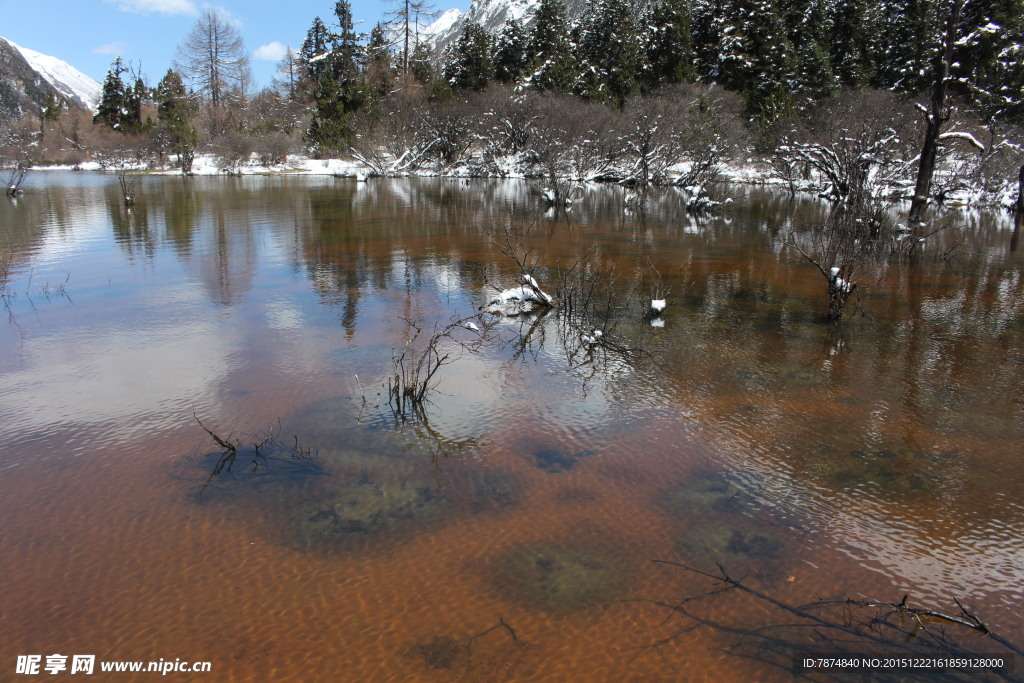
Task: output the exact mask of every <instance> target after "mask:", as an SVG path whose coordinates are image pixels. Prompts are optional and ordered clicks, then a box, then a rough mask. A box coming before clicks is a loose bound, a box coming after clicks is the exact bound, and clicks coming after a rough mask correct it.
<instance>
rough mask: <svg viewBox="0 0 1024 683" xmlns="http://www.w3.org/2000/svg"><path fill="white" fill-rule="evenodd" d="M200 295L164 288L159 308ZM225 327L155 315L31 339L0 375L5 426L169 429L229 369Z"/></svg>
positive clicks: (20, 429)
mask: <svg viewBox="0 0 1024 683" xmlns="http://www.w3.org/2000/svg"><path fill="white" fill-rule="evenodd" d="M200 296H202V295H201V292H199V290H198V289H196V288H179V290H178V291H177V293H176V294H172V293H171V292H168V291H166V290H165V291H164V292H163V295H162V296H161V299H162V300H161V302H160V304H161V306H166V307H168V308H172V309H173V307H174V306H175V305H181V304H187V303H189V302H191V303H195V302H196V300H197V299H198V298H199V297H200ZM156 310H160V309H159V308H157V309H156ZM228 325H229V321H226V320H225V321H222V322H218V319H216V318H206V319H201V320H191V319H189V318H188V317H186V316H182V315H179V316H171V317H169V318H167V319H165V320H161V318H160V317H159V316H158V315H154V316H151V317H150V318H149V319H148V320H146V321H145V322H144V323H143V322H141V321H137V320H135V321H131V322H130V323H129V324H125V323H124V321H122V322H121V323H120V324H114V325H103V326H91V325H85V326H82V327H80V328H78V329H74V330H63V331H60V332H54V333H49V334H46V335H44V336H38V337H34V338H32V339H31V340H30V342H29V343H26V344H25V345H24V348H23V349H22V353H21V356H20V358H19V362H18V365H19V366H20V367H19V368H18V369H16V370H13V371H11V372H8V373H5V374H3V375H0V413H2V414H3V416H4V422H5V424H6V429H7V430H16V431H17V433H20V434H22V435H24V434H32V433H36V432H38V431H41V430H46V429H50V428H53V427H59V426H67V425H68V424H78V425H88V424H99V423H104V424H105V425H106V426H105V430H107V433H108V434H109V435H110V436H120V435H124V434H127V433H130V432H138V430H139V429H142V428H145V429H154V428H160V427H164V426H167V425H170V424H176V423H178V422H180V420H181V416H182V415H188V414H190V413H191V406H192V405H193V404H198V403H200V402H203V401H205V400H206V399H207V397H208V396H209V395H210V389H211V387H214V386H216V384H217V383H218V382H220V381H221V380H222V379H223V377H224V376H225V374H226V373H227V372H228V366H229V363H228V354H229V351H230V349H231V344H230V342H229V341H228V340H229V339H231V335H230V330H229V329H227V328H228ZM8 438H9V439H10V438H11V437H8ZM12 440H13V439H12Z"/></svg>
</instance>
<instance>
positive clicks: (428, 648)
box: [413, 636, 465, 669]
mask: <svg viewBox="0 0 1024 683" xmlns="http://www.w3.org/2000/svg"><path fill="white" fill-rule="evenodd" d="M464 651H465V648H464V647H463V646H462V645H459V643H458V641H456V640H455V639H454V638H451V637H449V636H434V638H433V640H431V641H430V642H429V643H420V644H419V645H417V646H415V647H414V648H413V653H415V654H417V655H419V656H420V657H422V658H423V661H425V662H426V663H427V666H429V667H430V668H431V669H452V668H454V667H455V663H456V662H457V661H458V659H459V657H460V656H461V655H462V654H463V652H464Z"/></svg>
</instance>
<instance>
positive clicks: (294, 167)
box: [29, 154, 1017, 211]
mask: <svg viewBox="0 0 1024 683" xmlns="http://www.w3.org/2000/svg"><path fill="white" fill-rule="evenodd" d="M515 165H516V164H515V163H510V164H508V166H507V167H506V168H504V169H501V170H500V171H499V172H491V173H483V172H481V168H480V167H471V166H469V165H468V164H463V165H460V166H456V167H454V168H437V167H431V166H429V165H424V166H423V167H421V168H418V169H415V170H407V171H401V172H395V173H379V172H378V171H376V170H374V169H372V168H371V167H370V166H368V165H367V164H365V163H363V162H360V161H358V160H355V159H341V158H330V159H313V158H310V157H307V156H305V155H298V154H297V155H289V157H288V158H287V160H286V161H285V162H284V163H282V164H276V165H273V166H264V165H260V164H258V163H255V162H254V161H253V162H250V163H247V164H238V165H234V166H224V164H223V162H222V161H221V160H220V159H219V157H217V156H216V155H212V154H203V155H197V156H196V158H195V161H194V162H193V167H192V172H191V173H189V174H188V175H189V176H204V177H211V176H222V177H237V176H274V175H296V176H332V177H335V178H348V179H352V180H356V181H359V182H363V181H366V180H368V179H369V178H459V179H478V180H501V179H510V180H537V181H545V180H546V179H545V178H544V177H543V176H542V175H539V174H538V175H532V174H528V173H524V172H522V171H520V170H516V169H515V168H514V166H515ZM29 170H30V171H44V172H45V171H75V172H101V173H110V174H117V173H120V172H122V171H127V172H130V173H138V174H141V175H158V176H176V175H177V176H180V175H183V174H182V173H181V170H180V169H179V168H178V167H176V166H170V167H166V168H153V167H151V166H150V165H148V164H140V165H138V166H135V167H132V166H126V167H123V168H109V167H105V166H104V165H103V164H101V163H100V162H97V161H87V162H83V163H79V164H53V165H39V166H31V167H29ZM683 170H685V169H681V170H680V171H679V172H678V173H677V175H681V174H682V171H683ZM564 180H565V181H567V182H572V183H596V184H611V185H622V183H619V182H617V181H615V180H608V179H600V178H568V177H567V178H565V179H564ZM713 182H717V183H726V184H733V185H753V186H761V187H774V188H777V189H779V190H781V191H784V192H792V194H793V195H794V196H797V195H799V196H805V197H806V196H811V197H816V198H820V199H826V200H828V199H829V198H828V197H827V196H825V195H824V194H823V193H822V190H821V188H820V187H817V186H815V184H814V183H813V182H810V181H808V182H806V183H805V184H804V186H798V187H796V188H793V189H791V188H789V187H787V185H788V183H787V182H786V181H784V180H783V179H781V178H778V177H774V176H773V175H772V172H771V170H770V168H768V163H767V162H756V161H752V160H748V162H747V163H739V164H723V165H722V167H721V168H720V169H719V171H718V174H717V177H716V179H715V181H713ZM652 187H663V188H670V187H674V188H677V189H687V190H690V191H691V192H693V191H694V190H696V191H697V192H700V191H702V188H699V187H698V188H684V187H683V186H680V185H673V184H668V185H659V186H652ZM1012 190H1015V188H1013V187H1012V184H1011V183H1010V182H1009V181H1008V182H1007V183H1006V185H1005V186H1004V187H1003V188H1002V189H1001V190H1000V191H999V192H986V191H985V190H983V189H980V188H971V189H966V190H960V191H957V192H953V193H950V194H949V195H948V196H947V197H946V199H945V201H944V202H943V203H942V204H941V205H940V206H944V207H947V208H979V209H991V210H1004V211H1012V210H1013V207H1014V205H1015V204H1016V199H1017V198H1016V192H1015V191H1012ZM912 194H913V184H912V183H910V182H907V183H904V184H902V185H898V186H890V187H887V188H885V190H884V192H881V193H879V196H877V197H876V198H877V199H878V200H879V201H887V202H896V203H898V202H905V201H909V200H910V198H911V196H912ZM932 203H933V204H935V202H934V201H933V202H932Z"/></svg>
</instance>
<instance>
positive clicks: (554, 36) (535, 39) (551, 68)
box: [526, 0, 576, 92]
mask: <svg viewBox="0 0 1024 683" xmlns="http://www.w3.org/2000/svg"><path fill="white" fill-rule="evenodd" d="M527 54H528V58H529V60H530V68H529V75H528V76H527V77H526V82H528V83H529V84H530V86H531V87H533V88H537V89H538V90H557V91H561V92H569V91H570V90H571V89H572V86H573V84H574V83H575V82H576V66H575V59H574V58H573V51H572V44H571V43H570V42H569V29H568V27H567V26H566V23H565V6H564V5H562V3H561V2H560V0H540V5H539V6H538V7H537V14H536V17H535V21H534V25H533V33H532V34H531V35H530V43H529V47H528V48H527Z"/></svg>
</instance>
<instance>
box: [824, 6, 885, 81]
mask: <svg viewBox="0 0 1024 683" xmlns="http://www.w3.org/2000/svg"><path fill="white" fill-rule="evenodd" d="M868 9H869V8H868V0H843V1H842V2H836V3H835V5H834V7H833V12H832V17H831V21H830V24H831V25H832V36H831V38H832V40H831V52H830V55H829V57H830V59H831V62H832V68H833V69H834V70H835V74H836V78H837V79H838V80H839V83H840V85H844V86H848V87H851V88H862V87H864V86H866V85H867V84H868V83H870V82H871V79H872V78H873V77H874V71H875V69H874V63H873V61H872V59H871V26H870V23H869V16H870V15H869V12H868Z"/></svg>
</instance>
